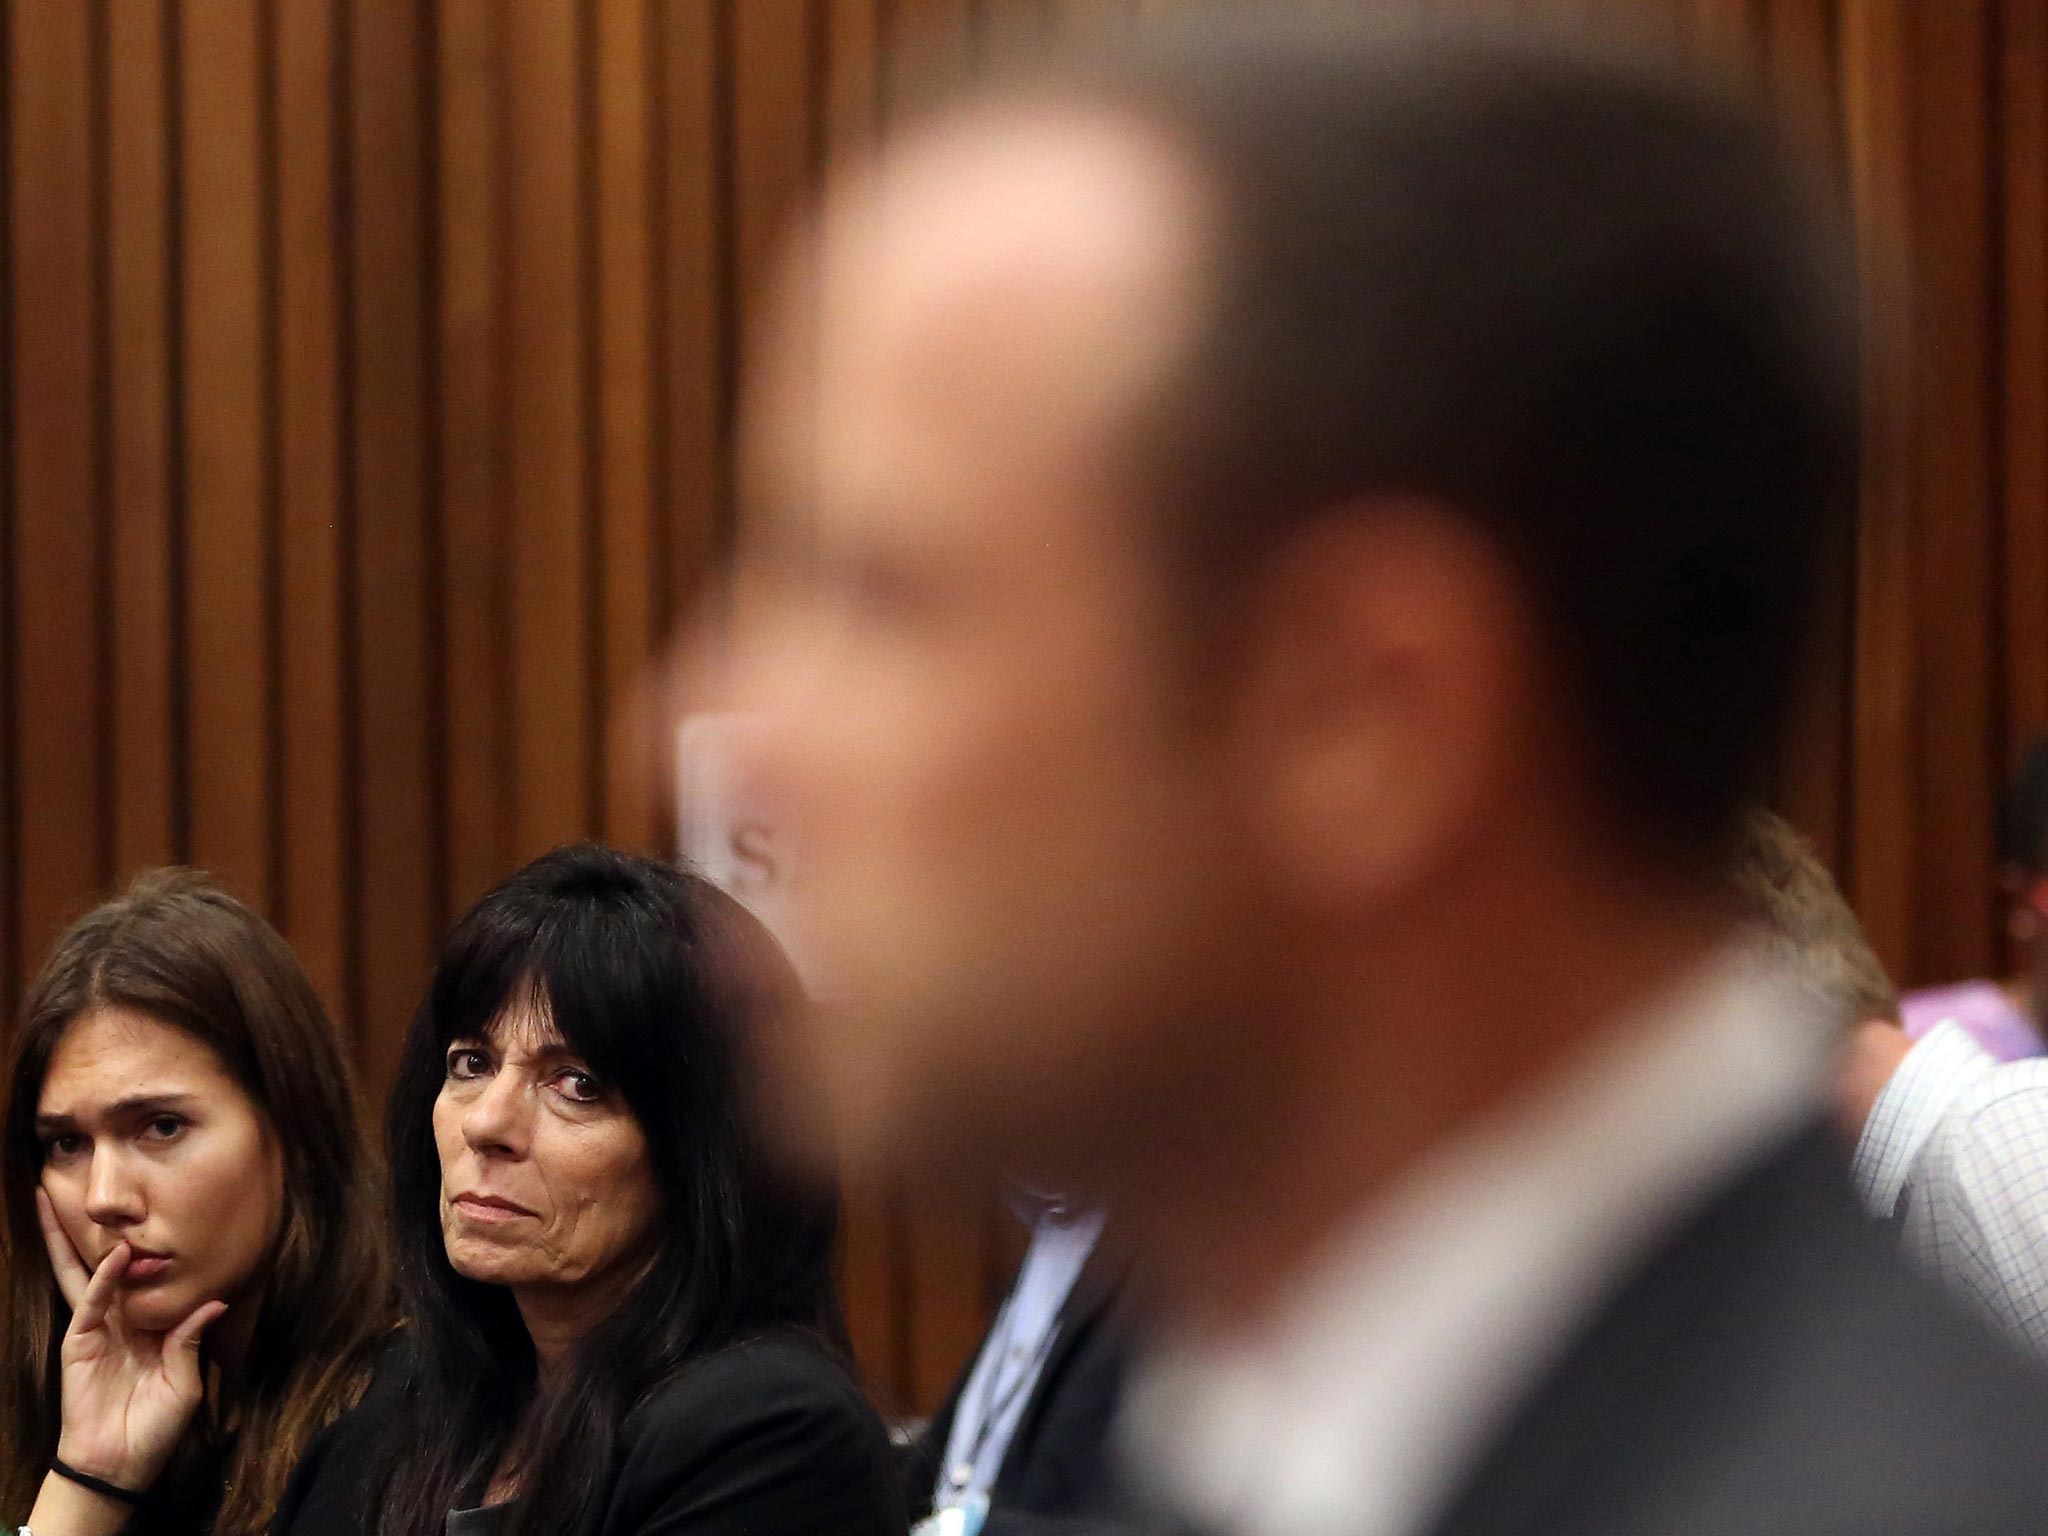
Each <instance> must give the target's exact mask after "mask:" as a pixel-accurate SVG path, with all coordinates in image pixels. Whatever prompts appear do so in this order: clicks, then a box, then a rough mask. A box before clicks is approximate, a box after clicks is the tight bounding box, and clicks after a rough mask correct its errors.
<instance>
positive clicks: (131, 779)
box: [106, 0, 181, 877]
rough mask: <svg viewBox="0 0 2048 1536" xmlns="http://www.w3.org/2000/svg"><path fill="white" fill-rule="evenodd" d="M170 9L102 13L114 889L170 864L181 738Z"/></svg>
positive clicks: (129, 6) (158, 0)
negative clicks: (175, 578)
mask: <svg viewBox="0 0 2048 1536" xmlns="http://www.w3.org/2000/svg"><path fill="white" fill-rule="evenodd" d="M164 24H165V18H164V12H163V5H162V0H114V3H113V4H111V5H109V6H108V7H107V27H108V36H107V57H106V68H107V74H108V80H107V92H106V110H107V128H106V133H107V180H108V188H107V231H106V242H107V248H108V249H107V264H108V304H109V307H110V310H111V317H110V333H111V334H110V347H109V355H108V369H109V373H110V378H109V380H108V394H109V405H110V410H111V421H110V430H111V432H112V438H113V441H112V445H111V450H110V452H111V459H112V463H111V473H112V486H111V495H112V503H113V504H112V511H111V523H112V530H113V539H112V544H111V548H110V551H109V556H110V558H111V560H112V562H113V571H112V582H111V587H112V603H113V612H112V613H111V614H110V615H109V622H110V624H111V629H112V641H113V647H114V666H113V687H114V700H113V739H112V743H111V748H110V750H111V751H112V754H113V761H114V764H115V772H114V780H115V783H114V827H113V839H114V846H113V851H112V859H113V866H114V872H115V874H116V876H117V877H125V876H127V875H130V874H133V873H134V872H136V871H137V870H140V869H144V868H147V867H149V866H151V865H156V864H166V863H169V862H170V860H171V859H172V858H173V857H174V856H175V844H174V838H173V828H174V827H175V825H176V819H177V818H176V802H177V800H178V799H179V797H180V790H181V782H180V775H179V771H178V766H177V764H176V763H175V761H174V755H175V749H176V746H177V743H178V741H179V740H180V739H181V736H180V732H179V731H178V729H177V728H176V723H175V721H174V719H173V713H174V708H175V705H174V700H175V698H176V693H175V688H176V674H177V671H178V659H179V649H178V644H177V641H176V638H175V636H174V625H175V623H176V609H175V606H174V604H173V601H172V598H173V585H172V573H173V572H174V571H175V570H176V569H177V566H176V563H175V562H174V560H173V556H172V550H171V542H172V520H171V510H172V494H173V493H172V487H171V453H170V435H171V415H170V400H171V394H170V377H169V375H170V369H171V355H170V320H169V314H170V310H169V294H168V278H169V272H170V269H171V250H170V242H169V229H170V205H169V165H168V159H169V155H170V147H171V134H170V131H169V126H168V124H167V122H166V120H165V118H166V112H167V94H166V89H165V87H166V80H165V74H164V71H165V63H166V61H165V48H164Z"/></svg>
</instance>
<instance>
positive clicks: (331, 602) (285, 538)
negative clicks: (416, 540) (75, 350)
mask: <svg viewBox="0 0 2048 1536" xmlns="http://www.w3.org/2000/svg"><path fill="white" fill-rule="evenodd" d="M335 4H336V0H288V3H284V4H280V5H278V6H277V10H276V35H275V49H276V61H275V64H274V66H273V68H272V71H271V79H272V90H273V92H274V98H273V100H272V102H271V105H270V117H271V121H272V123H273V125H274V130H273V131H274V132H275V133H276V135H277V148H276V171H275V174H276V178H277V188H276V191H275V194H274V197H275V202H276V208H277V235H276V246H277V262H278V277H277V285H276V302H275V304H274V306H273V309H272V313H271V316H270V323H271V324H272V325H273V326H274V327H275V329H276V333H277V334H276V341H275V346H276V349H277V360H278V361H277V368H278V389H277V402H276V406H275V411H276V431H277V435H278V447H277V454H278V463H279V472H280V475H281V477H282V480H283V484H282V487H281V489H280V494H279V498H278V499H279V507H278V539H279V543H280V546H281V547H280V550H279V559H278V572H279V575H278V579H279V583H280V587H281V591H280V596H279V608H280V612H281V617H282V623H281V625H280V635H279V645H280V648H281V655H280V679H281V688H280V696H279V708H280V711H281V713H282V717H283V718H282V721H281V723H280V727H279V729H280V738H281V740H280V746H281V751H280V754H279V771H280V779H281V782H280V784H279V789H278V793H279V796H280V798H281V800H282V802H283V805H282V817H283V824H282V828H281V835H280V844H281V848H280V858H279V871H278V878H277V880H276V882H275V895H276V902H277V914H278V917H279V920H280V922H281V923H282V926H283V929H284V932H285V935H286V937H287V938H289V939H290V940H291V941H292V944H293V945H294V946H295V947H296V948H297V950H298V952H299V957H300V958H301V959H302V960H304V961H305V963H306V969H307V971H308V973H309V974H310V975H311V976H312V978H313V981H314V983H315V985H317V986H318V987H319V988H320V991H321V995H322V996H323V997H325V998H326V999H327V1001H328V1006H329V1007H339V1006H340V1005H341V1002H342V1000H343V999H344V997H345V996H346V995H347V984H346V983H347V964H348V954H349V943H350V937H349V936H350V932H351V923H352V921H353V914H352V913H351V912H350V911H349V905H348V880H347V868H348V856H347V847H346V840H347V835H348V816H347V805H346V800H347V793H346V791H347V786H346V784H345V782H344V779H343V770H344V767H345V765H346V762H347V753H346V750H345V748H346V738H345V735H344V729H343V727H344V720H345V709H344V703H343V694H344V690H345V687H346V684H347V677H346V675H345V664H344V645H343V621H344V614H343V611H342V594H343V581H342V566H343V562H344V560H345V558H346V555H347V551H346V549H345V548H344V545H343V539H342V530H341V517H340V512H341V509H340V484H341V463H340V460H341V453H342V449H343V444H342V440H341V377H340V370H339V359H340V327H341V324H342V315H341V310H340V305H339V298H338V292H339V280H340V273H339V270H338V266H339V257H340V252H339V249H338V247H337V243H336V241H335V238H334V198H335V192H336V183H335V132H336V128H337V123H336V117H335V101H334V83H335V78H336V65H337V60H336V57H335V50H334V37H335V28H334V7H335Z"/></svg>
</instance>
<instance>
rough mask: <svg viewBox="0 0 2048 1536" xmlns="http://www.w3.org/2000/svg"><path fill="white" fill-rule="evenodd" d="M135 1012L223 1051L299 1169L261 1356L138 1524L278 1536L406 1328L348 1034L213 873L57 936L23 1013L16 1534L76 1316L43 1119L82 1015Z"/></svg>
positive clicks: (47, 1441) (124, 899) (38, 1475)
mask: <svg viewBox="0 0 2048 1536" xmlns="http://www.w3.org/2000/svg"><path fill="white" fill-rule="evenodd" d="M106 1007H119V1008H127V1009H131V1010H133V1011H134V1012H136V1013H140V1014H144V1015H146V1016H147V1017H149V1018H151V1019H154V1020H156V1021H157V1022H159V1023H162V1024H167V1025H170V1026H171V1027H172V1028H175V1029H179V1030H182V1031H184V1032H185V1033H186V1034H188V1035H190V1036H192V1037H193V1038H194V1039H196V1040H198V1041H200V1042H201V1043H203V1044H204V1045H206V1046H207V1047H208V1048H209V1049H211V1050H212V1051H213V1053H214V1055H215V1056H217V1057H218V1058H219V1059H220V1062H221V1064H222V1065H223V1066H224V1067H225V1068H226V1070H227V1071H228V1073H229V1074H230V1075H231V1076H232V1077H233V1078H234V1079H235V1081H236V1082H237V1083H239V1084H240V1085H241V1087H242V1090H243V1091H244V1092H245V1093H247V1094H248V1095H249V1097H250V1099H251V1100H253V1101H254V1103H255V1105H256V1108H257V1110H258V1112H259V1113H260V1114H261V1115H262V1117H263V1120H264V1123H265V1124H266V1125H267V1126H268V1127H269V1129H270V1132H271V1134H272V1135H273V1136H274V1137H275V1138H276V1140H277V1145H278V1150H279V1152H280V1154H281V1161H282V1162H283V1165H284V1220H283V1226H282V1230H281V1231H280V1233H279V1236H278V1241H277V1247H276V1249H275V1250H274V1252H273V1253H272V1255H271V1258H270V1265H269V1270H268V1272H267V1274H266V1275H265V1278H264V1286H263V1297H262V1301H261V1303H260V1307H259V1311H258V1313H257V1321H256V1331H255V1335H254V1337H253V1338H252V1339H251V1341H250V1346H249V1351H248V1356H247V1358H246V1360H245V1361H244V1363H243V1367H242V1370H241V1372H240V1374H239V1376H238V1377H237V1379H236V1380H235V1381H234V1382H233V1383H232V1384H231V1391H230V1393H229V1394H228V1400H226V1401H223V1402H220V1403H217V1404H215V1405H213V1406H214V1408H215V1410H216V1413H215V1415H214V1422H211V1423H209V1422H208V1421H207V1414H206V1413H205V1411H204V1410H202V1412H201V1414H200V1415H199V1416H198V1417H197V1418H195V1420H194V1422H193V1424H192V1426H191V1428H190V1429H188V1430H187V1431H186V1433H185V1437H184V1439H183V1440H182V1441H181V1442H180V1444H179V1447H178V1450H177V1452H176V1454H175V1455H174V1456H173V1457H172V1460H171V1463H170V1465H169V1466H168V1467H167V1468H165V1470H164V1472H163V1474H162V1475H161V1476H160V1477H158V1479H157V1481H156V1483H155V1484H154V1485H153V1486H152V1487H151V1488H150V1490H149V1493H148V1496H147V1498H146V1500H145V1502H144V1504H143V1506H142V1508H141V1509H140V1510H138V1511H137V1512H136V1517H135V1519H134V1520H133V1521H132V1522H130V1525H129V1530H130V1531H133V1532H138V1533H139V1532H147V1531H165V1530H170V1531H190V1530H204V1529H206V1528H207V1527H208V1525H209V1524H210V1525H211V1528H212V1530H213V1532H214V1536H258V1533H260V1532H262V1531H263V1530H265V1529H266V1528H267V1527H268V1526H269V1523H270V1517H271V1514H272V1512H273V1511H275V1509H276V1508H277V1504H278V1500H279V1499H280V1498H281V1497H282V1495H283V1493H284V1486H285V1480H286V1478H287V1477H288V1476H289V1475H290V1473H291V1470H292V1467H293V1466H294V1465H295V1464H296V1463H297V1461H298V1459H299V1453H300V1452H302V1451H303V1450H304V1449H305V1448H306V1443H307V1441H309V1440H310V1439H312V1437H313V1435H314V1434H315V1432H317V1431H318V1430H319V1429H320V1428H321V1427H322V1426H324V1425H325V1424H326V1423H327V1422H328V1421H329V1420H331V1419H332V1418H334V1417H335V1415H337V1414H338V1413H340V1412H341V1411H342V1410H343V1409H344V1408H346V1407H347V1406H348V1405H349V1403H350V1402H351V1401H353V1400H354V1398H355V1396H356V1394H357V1393H358V1392H359V1391H360V1389H361V1387H362V1385H363V1380H364V1377H365V1376H366V1375H367V1373H368V1366H369V1355H370V1352H371V1350H372V1348H373V1347H374V1345H375V1344H376V1341H377V1338H378V1336H379V1335H380V1334H381V1333H383V1331H384V1330H385V1328H386V1327H387V1326H388V1323H389V1318H390V1298H389V1295H388V1292H387V1291H386V1288H385V1275H384V1242H383V1224H382V1223H381V1222H380V1221H379V1220H378V1215H377V1207H376V1184H377V1180H376V1174H375V1171H374V1168H373V1165H372V1161H371V1158H370V1156H369V1151H368V1148H367V1146H366V1145H365V1141H364V1137H363V1134H362V1127H361V1125H360V1123H359V1122H358V1120H357V1117H356V1107H355V1094H354V1091H353V1089H352V1087H351V1084H350V1078H349V1072H348V1065H347V1062H346V1060H345V1059H344V1057H343V1055H342V1052H341V1048H340V1042H339V1039H338V1037H337V1035H336V1033H335V1030H334V1026H333V1025H332V1024H331V1023H330V1022H329V1020H328V1018H327V1013H326V1010H325V1009H323V1008H322V1007H321V1006H320V998H319V995H318V994H317V993H316V992H315V991H314V990H313V984H312V982H311V981H310V980H308V979H307V976H306V973H305V971H304V970H303V969H302V968H301V967H300V965H299V962H298V958H297V956H295V955H294V954H293V953H292V951H291V948H290V946H289V945H287V944H286V943H285V941H284V940H283V939H282V938H280V937H279V936H278V934H277V932H276V930H275V929H273V928H272V927H271V926H270V925H269V924H268V923H266V922H264V921H263V919H262V918H261V917H259V916H257V915H256V913H254V912H253V911H251V910H250V909H249V908H248V907H246V906H244V905H243V904H242V903H241V902H239V901H236V900H235V899H234V898H233V897H232V896H230V895H228V894H227V893H226V892H225V891H223V890H222V889H221V888H220V887H219V886H218V885H216V884H214V883H213V881H212V880H210V879H209V878H208V877H207V876H205V875H203V874H200V873H198V872H197V871H194V870H185V869H165V870H157V871H154V872H152V873H150V874H145V875H142V876H140V877H139V878H138V879H137V880H136V881H135V883H134V884H133V885H131V886H130V887H129V888H128V890H127V891H126V892H125V893H123V894H122V895H121V896H119V897H116V898H115V899H114V900H112V901H109V902H106V903H104V904H103V905H101V906H99V907H96V908H94V909H93V910H92V911H91V912H89V913H87V914H86V915H85V916H84V917H82V918H80V919H79V920H78V921H77V922H76V923H74V924H73V925H72V926H71V928H70V929H69V930H68V931H67V932H66V933H65V934H64V936H63V937H62V938H60V939H59V940H58V941H57V944H56V946H55V948H53V949H52V950H51V951H50V956H49V959H48V960H47V961H45V962H44V965H43V969H42V971H41V973H40V974H39V975H38V976H37V977H36V979H35V981H34V982H33V983H32V984H31V985H30V987H29V989H28V993H27V995H26V996H25V997H24V998H23V1000H22V1009H21V1022H20V1024H19V1026H18V1027H17V1029H16V1031H15V1037H14V1042H13V1048H12V1050H11V1051H10V1053H9V1057H8V1065H7V1068H6V1077H5V1089H4V1103H5V1113H6V1120H5V1130H4V1134H0V1198H4V1201H5V1205H6V1216H7V1220H6V1230H5V1239H4V1244H0V1270H4V1273H5V1276H6V1304H7V1314H6V1317H5V1319H4V1320H0V1340H4V1345H0V1347H4V1349H5V1352H6V1358H5V1360H4V1362H0V1368H4V1378H0V1524H5V1523H6V1522H8V1521H13V1520H25V1519H27V1518H28V1514H29V1506H30V1504H32V1503H33V1502H34V1500H35V1495H36V1487H37V1485H38V1484H40V1483H41V1481H42V1478H43V1474H44V1471H45V1469H46V1468H47V1467H48V1466H49V1464H50V1458H51V1457H52V1456H53V1455H55V1454H56V1449H57V1429H58V1407H59V1400H58V1347H59V1345H60V1344H61V1343H62V1342H63V1337H64V1330H65V1328H66V1327H67V1326H69V1323H70V1317H71V1314H70V1309H69V1308H67V1307H66V1306H65V1305H64V1301H63V1298H62V1297H61V1296H60V1295H59V1294H58V1292H57V1282H56V1280H55V1279H54V1278H53V1277H52V1276H51V1274H50V1266H49V1261H48V1259H47V1257H46V1255H45V1250H44V1247H43V1236H42V1230H41V1227H40V1226H39V1224H38V1222H37V1219H36V1207H35V1190H36V1185H37V1184H38V1183H39V1182H40V1180H41V1178H42V1167H43V1149H42V1144H41V1142H40V1141H39V1139H38V1138H37V1135H36V1106H37V1103H38V1102H39V1100H40V1099H41V1097H42V1091H43V1078H44V1076H45V1074H46V1073H47V1072H48V1070H49V1066H50V1058H51V1057H52V1055H54V1054H55V1052H56V1049H57V1045H58V1042H59V1041H60V1040H61V1039H62V1038H63V1036H64V1032H65V1030H67V1029H69V1028H70V1027H71V1024H72V1022H73V1021H74V1020H76V1019H77V1018H79V1017H80V1016H81V1015H83V1014H86V1013H89V1012H91V1011H92V1010H94V1009H97V1008H106Z"/></svg>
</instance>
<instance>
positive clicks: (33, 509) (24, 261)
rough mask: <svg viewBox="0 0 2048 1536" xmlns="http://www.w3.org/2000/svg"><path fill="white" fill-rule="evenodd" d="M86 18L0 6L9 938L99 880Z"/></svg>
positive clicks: (94, 303)
mask: <svg viewBox="0 0 2048 1536" xmlns="http://www.w3.org/2000/svg"><path fill="white" fill-rule="evenodd" d="M92 20H93V16H92V12H91V11H90V10H89V9H88V8H87V7H85V6H77V5H59V4H50V3H47V0H45V3H31V4H26V5H17V6H14V7H12V8H11V9H10V10H9V12H8V24H9V32H8V37H7V48H8V55H9V57H10V59H13V60H24V59H33V60H34V61H35V67H34V68H32V69H17V70H15V71H13V73H12V76H11V79H10V81H9V90H8V105H9V108H10V111H9V114H8V129H9V141H10V148H11V151H12V156H13V164H12V166H11V168H10V170H11V176H10V185H11V192H12V196H11V199H10V208H9V228H10V235H11V237H12V238H11V242H10V251H9V262H10V269H11V270H10V277H11V280H12V283H13V285H14V291H15V292H16V293H19V294H24V295H33V301H32V302H26V303H17V304H15V305H13V306H12V316H11V318H12V322H13V323H12V340H13V356H12V358H11V359H10V361H11V364H12V366H11V368H10V369H9V380H8V382H9V390H10V404H11V408H12V417H13V428H14V430H13V442H12V451H11V453H10V456H9V457H10V463H9V469H10V471H11V474H12V487H13V527H12V530H11V533H12V551H11V553H12V557H13V562H12V563H13V574H14V582H13V588H14V590H13V593H12V598H13V613H14V625H13V635H12V641H13V644H12V651H13V657H12V659H13V663H14V668H15V706H14V708H15V719H14V730H15V739H14V742H13V743H12V747H13V756H14V770H15V775H16V778H15V786H14V787H15V792H16V794H17V796H18V801H17V805H16V807H15V809H14V814H13V817H12V819H13V820H14V822H15V824H16V826H17V828H18V842H17V845H16V849H15V857H16V860H17V863H16V866H15V868H14V869H13V870H12V871H10V873H11V874H12V875H13V877H14V878H15V879H16V880H17V881H18V882H19V887H18V888H19V891H20V896H19V903H20V904H19V908H18V913H17V921H18V923H19V925H20V926H19V930H18V935H17V943H18V945H19V951H18V952H19V953H20V955H21V963H22V966H23V969H24V970H25V971H27V972H32V971H33V970H34V968H35V965H36V962H37V959H38V956H39V955H40V952H41V951H42V950H43V948H44V947H45V946H46V945H47V944H48V943H49V941H50V940H51V939H52V938H54V937H55V936H56V934H57V931H58V930H59V929H60V928H61V927H62V926H63V924H64V923H65V922H66V921H67V920H68V919H69V918H71V917H72V916H73V915H75V913H76V912H77V910H78V909H79V907H80V906H81V904H82V903H84V902H85V901H86V900H88V899H89V898H90V896H91V894H92V892H93V890H94V889H95V888H96V887H97V886H98V885H99V884H100V883H101V882H102V881H103V880H104V879H105V878H106V874H107V869H106V849H105V847H104V844H103V841H102V837H101V832H102V821H101V810H102V798H101V785H102V783H103V782H104V781H105V776H106V775H107V773H108V771H109V769H110V767H111V764H110V762H109V760H108V757H107V754H106V752H105V751H104V747H105V741H104V737H103V733H102V728H103V725H104V723H105V722H104V720H103V717H102V714H101V709H100V704H101V697H100V687H101V682H102V676H101V641H102V630H101V626H100V623H99V620H100V617H101V616H102V614H103V613H104V611H105V606H106V599H105V593H104V591H103V588H102V574H103V564H102V562H103V557H104V553H105V550H104V538H103V531H104V530H103V523H102V517H103V514H104V512H105V510H106V500H105V497H104V496H103V494H102V487H101V485H100V483H99V478H98V477H99V464H98V453H97V448H98V438H99V434H100V429H101V425H102V418H101V412H100V396H99V387H100V371H99V368H98V366H97V362H98V355H99V347H98V344H97V340H98V338H97V331H98V325H99V314H98V309H99V303H98V301H99V295H98V293H97V292H96V284H95V282H94V273H95V268H96V266H97V263H96V262H95V260H94V245H95V241H96V240H97V238H98V233H99V232H98V231H97V230H96V229H95V228H94V213H95V203H96V200H95V199H94V197H93V196H92V190H93V184H94V180H95V163H94V162H95V158H96V154H95V143H94V140H95V135H96V125H95V124H94V122H93V117H92V103H93V100H94V92H93V90H92V73H91V66H92V64H93V62H94V59H93V53H94V52H95V50H94V49H93V46H92Z"/></svg>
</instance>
